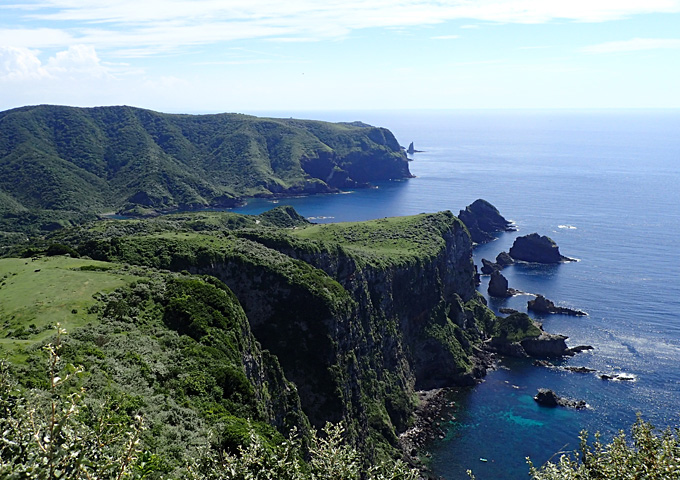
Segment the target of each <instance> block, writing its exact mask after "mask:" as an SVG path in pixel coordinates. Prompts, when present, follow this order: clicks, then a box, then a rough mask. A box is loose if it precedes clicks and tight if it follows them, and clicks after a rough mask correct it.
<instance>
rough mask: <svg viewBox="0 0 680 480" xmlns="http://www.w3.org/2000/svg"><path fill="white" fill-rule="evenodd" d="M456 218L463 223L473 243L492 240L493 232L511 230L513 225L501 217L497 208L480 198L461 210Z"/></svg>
mask: <svg viewBox="0 0 680 480" xmlns="http://www.w3.org/2000/svg"><path fill="white" fill-rule="evenodd" d="M458 218H460V220H461V221H462V222H463V223H464V224H465V226H466V227H467V229H468V231H469V232H470V237H472V241H473V242H475V243H487V242H490V241H491V240H494V238H495V237H494V235H493V234H494V233H498V232H513V231H515V230H516V229H515V227H514V226H513V225H512V223H511V222H509V221H508V220H506V219H505V218H503V216H502V215H501V214H500V212H499V211H498V209H497V208H496V207H494V206H493V205H491V204H490V203H489V202H487V201H486V200H482V199H481V198H480V199H478V200H475V201H474V202H472V203H471V204H470V205H468V206H467V207H465V210H461V211H460V213H459V214H458Z"/></svg>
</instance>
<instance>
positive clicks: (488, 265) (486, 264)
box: [482, 258, 501, 275]
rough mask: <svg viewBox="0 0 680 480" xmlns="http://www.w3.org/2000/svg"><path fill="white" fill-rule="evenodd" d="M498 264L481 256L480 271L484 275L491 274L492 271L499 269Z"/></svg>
mask: <svg viewBox="0 0 680 480" xmlns="http://www.w3.org/2000/svg"><path fill="white" fill-rule="evenodd" d="M500 269H501V268H500V265H498V264H497V263H493V262H492V261H491V260H487V259H486V258H482V273H483V274H484V275H491V274H492V273H493V272H497V271H498V270H500Z"/></svg>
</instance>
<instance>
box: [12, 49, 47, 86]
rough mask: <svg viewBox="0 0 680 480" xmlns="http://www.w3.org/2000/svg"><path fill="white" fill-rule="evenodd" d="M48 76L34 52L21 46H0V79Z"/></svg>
mask: <svg viewBox="0 0 680 480" xmlns="http://www.w3.org/2000/svg"><path fill="white" fill-rule="evenodd" d="M46 76H48V73H47V71H46V70H45V69H44V68H43V66H42V63H41V62H40V59H39V58H38V56H37V55H36V53H35V52H33V51H31V50H29V49H27V48H23V47H0V80H25V79H34V78H42V77H46Z"/></svg>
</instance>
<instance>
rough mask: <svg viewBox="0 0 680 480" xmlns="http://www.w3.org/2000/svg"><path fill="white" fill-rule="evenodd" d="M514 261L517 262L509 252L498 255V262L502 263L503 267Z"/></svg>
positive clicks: (498, 263)
mask: <svg viewBox="0 0 680 480" xmlns="http://www.w3.org/2000/svg"><path fill="white" fill-rule="evenodd" d="M513 263H515V261H514V260H513V259H512V257H511V256H510V254H509V253H508V252H501V253H499V254H498V255H497V256H496V264H497V265H500V267H501V268H503V267H507V266H509V265H512V264H513Z"/></svg>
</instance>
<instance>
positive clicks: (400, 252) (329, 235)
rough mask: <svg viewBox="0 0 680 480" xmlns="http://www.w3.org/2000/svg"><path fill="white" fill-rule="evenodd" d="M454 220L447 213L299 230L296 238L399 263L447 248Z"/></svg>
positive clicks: (371, 259) (373, 259) (375, 260)
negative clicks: (445, 233) (448, 231)
mask: <svg viewBox="0 0 680 480" xmlns="http://www.w3.org/2000/svg"><path fill="white" fill-rule="evenodd" d="M451 222H452V220H451V219H449V218H448V217H447V215H446V214H445V213H436V214H420V215H413V216H409V217H391V218H381V219H378V220H370V221H366V222H346V223H330V224H322V225H313V226H309V227H305V228H299V229H297V230H295V231H293V232H292V234H293V235H295V236H298V237H300V238H307V239H310V240H320V241H327V242H334V243H339V244H340V245H343V246H344V247H345V248H346V249H347V250H349V251H351V252H353V253H355V254H358V255H359V256H360V257H362V258H364V259H365V260H367V261H369V262H378V263H383V262H388V263H391V262H394V261H396V262H399V261H403V260H409V259H415V258H424V257H432V256H434V255H437V254H438V253H439V252H440V251H441V249H442V248H444V246H445V241H444V239H443V238H442V237H441V233H442V231H443V230H445V229H447V228H449V227H450V224H451Z"/></svg>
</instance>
